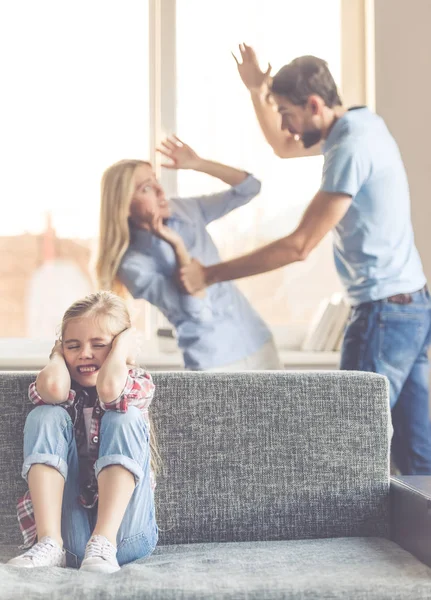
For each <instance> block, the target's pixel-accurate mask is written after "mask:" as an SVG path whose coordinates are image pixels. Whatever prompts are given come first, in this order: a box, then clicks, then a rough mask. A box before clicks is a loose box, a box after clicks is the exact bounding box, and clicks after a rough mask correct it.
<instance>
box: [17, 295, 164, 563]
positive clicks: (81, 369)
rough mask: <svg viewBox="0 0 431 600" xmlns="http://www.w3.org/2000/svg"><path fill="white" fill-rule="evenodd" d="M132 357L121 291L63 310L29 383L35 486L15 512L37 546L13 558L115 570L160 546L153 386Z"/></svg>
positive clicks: (28, 433)
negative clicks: (43, 362)
mask: <svg viewBox="0 0 431 600" xmlns="http://www.w3.org/2000/svg"><path fill="white" fill-rule="evenodd" d="M135 355H136V342H135V339H134V334H133V331H132V329H131V324H130V317H129V314H128V311H127V308H126V306H125V303H124V302H123V300H121V299H120V298H118V297H117V296H115V295H114V294H112V293H110V292H99V293H96V294H91V295H90V296H87V297H86V298H84V299H83V300H81V301H78V302H75V303H74V304H72V306H71V307H70V308H69V309H68V310H67V311H66V313H65V315H64V317H63V322H62V326H61V339H60V340H59V341H57V342H56V344H55V345H54V348H53V350H52V353H51V356H50V361H49V363H48V365H47V366H46V367H45V368H44V369H42V371H41V372H40V373H39V375H38V376H37V379H36V381H35V382H34V383H32V384H31V385H30V388H29V397H30V400H31V401H32V402H33V404H35V405H36V408H34V409H33V410H32V411H31V412H30V413H29V415H28V417H27V420H26V423H25V428H24V465H23V469H22V474H23V477H24V478H25V479H26V480H27V482H28V485H29V491H28V492H27V493H26V494H25V495H24V497H23V498H21V499H20V501H19V502H18V520H19V522H20V526H21V530H22V532H23V536H24V547H29V546H32V547H31V548H30V550H28V551H27V552H25V554H22V555H21V556H18V557H16V558H13V559H12V560H11V561H9V564H11V565H15V566H17V567H40V566H58V567H64V566H66V564H67V566H75V567H77V566H80V567H81V570H85V571H98V572H104V573H111V572H114V571H117V570H118V569H119V568H120V566H119V565H122V564H125V563H128V562H130V561H133V560H136V559H138V558H143V557H145V556H148V555H149V554H151V552H152V551H153V550H154V548H155V545H156V543H157V537H158V529H157V525H156V521H155V514H154V497H153V489H154V483H153V479H152V470H151V467H150V460H151V459H150V456H151V453H150V421H149V415H148V407H149V404H150V402H151V399H152V397H153V393H154V385H153V383H152V380H151V377H150V375H149V374H148V373H146V372H145V371H143V370H142V369H139V368H136V367H134V366H132V365H133V364H134V360H135ZM36 539H37V543H35V542H36ZM33 544H35V545H33Z"/></svg>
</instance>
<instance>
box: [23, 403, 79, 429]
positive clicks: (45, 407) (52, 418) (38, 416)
mask: <svg viewBox="0 0 431 600" xmlns="http://www.w3.org/2000/svg"><path fill="white" fill-rule="evenodd" d="M68 424H70V425H72V420H71V418H70V416H69V414H68V413H67V412H66V410H65V409H64V408H63V407H62V406H57V405H52V404H42V405H41V406H35V408H33V410H32V411H30V412H29V414H28V415H27V418H26V421H25V427H37V429H40V428H41V427H43V426H46V425H59V426H60V425H63V426H64V425H68Z"/></svg>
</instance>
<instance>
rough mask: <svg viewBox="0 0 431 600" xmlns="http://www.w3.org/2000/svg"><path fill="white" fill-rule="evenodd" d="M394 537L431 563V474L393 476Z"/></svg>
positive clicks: (406, 548)
mask: <svg viewBox="0 0 431 600" xmlns="http://www.w3.org/2000/svg"><path fill="white" fill-rule="evenodd" d="M390 490H391V492H390V495H391V538H392V540H393V541H394V542H396V543H397V544H399V545H400V546H401V547H402V548H404V549H405V550H407V551H408V552H411V553H412V554H414V555H415V556H416V558H418V559H419V560H421V561H422V562H423V563H425V564H426V565H428V566H429V567H431V475H409V476H402V477H391V487H390Z"/></svg>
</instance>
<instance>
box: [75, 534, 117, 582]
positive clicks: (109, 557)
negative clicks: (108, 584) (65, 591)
mask: <svg viewBox="0 0 431 600" xmlns="http://www.w3.org/2000/svg"><path fill="white" fill-rule="evenodd" d="M119 570H120V565H119V564H118V562H117V548H116V547H115V546H114V545H113V544H111V542H110V541H109V540H107V539H106V537H104V536H103V535H93V536H92V537H91V538H90V540H89V542H88V544H87V547H86V548H85V556H84V560H83V561H82V564H81V571H92V572H93V573H115V571H119Z"/></svg>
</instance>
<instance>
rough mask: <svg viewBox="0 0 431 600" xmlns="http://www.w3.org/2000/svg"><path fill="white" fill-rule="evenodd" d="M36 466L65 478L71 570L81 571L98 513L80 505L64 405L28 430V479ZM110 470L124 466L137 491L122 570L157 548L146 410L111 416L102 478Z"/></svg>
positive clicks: (121, 545)
mask: <svg viewBox="0 0 431 600" xmlns="http://www.w3.org/2000/svg"><path fill="white" fill-rule="evenodd" d="M34 464H45V465H49V466H51V467H54V468H55V469H57V470H58V471H59V473H61V475H62V476H63V477H64V479H65V486H64V494H63V506H62V515H61V528H62V536H63V542H64V548H65V549H66V555H67V566H70V567H79V566H80V564H81V562H82V559H83V557H84V553H85V546H86V544H87V542H88V540H89V539H90V536H91V534H92V532H93V529H94V527H95V525H96V519H97V505H96V507H95V508H94V509H87V508H84V507H83V506H82V505H81V504H80V503H79V501H78V496H79V493H80V490H79V466H78V452H77V447H76V441H75V436H74V431H73V425H72V420H71V418H70V416H69V414H68V413H67V412H66V411H65V410H64V408H62V407H60V406H53V405H47V406H37V407H36V408H34V409H33V410H32V411H31V412H30V413H29V415H28V416H27V420H26V423H25V427H24V464H23V469H22V475H23V477H24V478H25V479H27V475H28V471H29V470H30V467H31V466H32V465H34ZM109 465H122V466H123V467H124V468H126V469H127V470H128V471H130V472H131V473H132V474H133V475H134V477H135V482H136V487H135V490H134V492H133V495H132V497H131V499H130V502H129V504H128V506H127V509H126V513H125V515H124V518H123V521H122V523H121V526H120V529H119V531H118V535H117V548H118V550H117V560H118V562H119V564H120V565H123V564H125V563H129V562H131V561H133V560H136V559H138V558H144V557H146V556H148V555H149V554H151V552H152V551H153V550H154V548H155V546H156V544H157V537H158V528H157V525H156V520H155V511H154V495H153V492H152V490H151V486H150V449H149V432H148V426H147V424H146V422H145V421H144V419H143V417H142V414H141V413H140V411H139V410H138V409H137V408H136V407H134V406H130V407H129V408H128V411H127V412H126V413H118V412H113V411H112V412H111V411H109V412H106V413H105V414H104V415H103V416H102V422H101V428H100V448H99V458H98V460H97V461H96V464H95V473H96V477H97V476H98V474H99V472H100V471H101V469H103V468H104V467H107V466H109Z"/></svg>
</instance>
